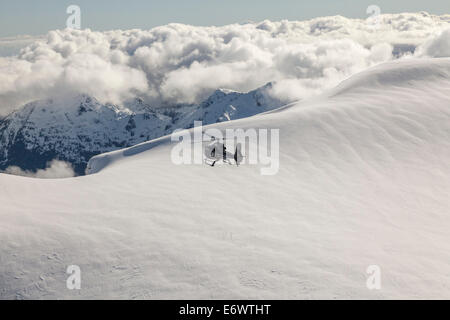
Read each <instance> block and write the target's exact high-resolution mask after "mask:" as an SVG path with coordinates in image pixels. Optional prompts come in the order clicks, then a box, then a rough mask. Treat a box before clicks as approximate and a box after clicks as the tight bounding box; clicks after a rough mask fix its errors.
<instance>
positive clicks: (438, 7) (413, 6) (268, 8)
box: [0, 0, 450, 37]
mask: <svg viewBox="0 0 450 320" xmlns="http://www.w3.org/2000/svg"><path fill="white" fill-rule="evenodd" d="M70 4H76V5H79V6H80V7H81V10H82V11H81V13H82V27H83V28H90V29H92V30H110V29H131V28H142V29H149V28H152V27H154V26H158V25H163V24H167V23H170V22H180V23H188V24H193V25H223V24H228V23H234V22H245V21H249V20H253V21H261V20H264V19H270V20H281V19H289V20H303V19H308V18H313V17H318V16H328V15H337V14H339V15H343V16H346V17H352V18H364V17H366V8H367V6H368V5H371V4H375V5H378V6H379V7H380V8H381V11H382V13H398V12H416V11H427V12H429V13H434V14H444V13H450V1H449V0H427V1H424V0H339V1H336V0H308V1H303V0H128V1H123V0H122V1H120V0H70V1H66V0H39V1H36V0H0V37H7V36H8V37H9V36H16V35H24V34H28V35H39V34H44V33H46V32H47V31H49V30H53V29H63V28H65V22H66V19H67V14H66V8H67V6H69V5H70Z"/></svg>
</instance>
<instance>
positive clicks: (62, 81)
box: [0, 13, 450, 114]
mask: <svg viewBox="0 0 450 320" xmlns="http://www.w3.org/2000/svg"><path fill="white" fill-rule="evenodd" d="M448 27H450V16H449V15H444V16H433V15H429V14H426V13H415V14H393V15H383V16H381V19H380V25H378V27H377V28H374V27H373V25H372V24H371V23H369V22H368V21H366V20H360V19H347V18H344V17H340V16H336V17H324V18H316V19H312V20H308V21H280V22H272V21H263V22H260V23H248V24H243V25H239V24H233V25H227V26H223V27H195V26H189V25H182V24H170V25H166V26H161V27H157V28H154V29H151V30H147V31H144V30H128V31H121V30H116V31H109V32H93V31H90V30H81V31H80V30H57V31H51V32H49V33H48V34H47V36H46V38H45V40H43V41H37V42H35V43H33V44H31V45H29V46H27V47H26V48H25V49H23V50H21V52H20V54H19V55H17V56H15V57H0V114H4V113H6V112H8V111H10V110H11V108H16V107H18V106H20V105H22V104H24V103H26V102H29V101H31V100H36V99H42V98H49V97H55V96H58V95H60V96H61V95H63V96H64V95H66V94H68V93H87V94H91V95H94V96H95V97H96V98H98V99H99V100H101V101H102V102H106V101H108V102H114V103H120V102H123V101H124V100H126V99H128V98H130V97H133V96H135V95H139V96H141V97H143V98H144V99H146V100H147V101H148V102H150V103H153V104H154V105H158V104H161V103H163V102H164V103H174V102H176V103H193V102H198V101H200V100H201V99H204V98H205V97H206V96H207V95H209V94H210V93H211V92H212V91H213V90H215V89H217V88H219V87H222V88H228V89H234V90H238V91H248V90H251V89H254V88H256V87H259V86H261V85H264V84H265V83H267V82H274V81H275V82H276V84H275V85H274V87H273V90H272V94H275V95H277V96H278V97H280V98H284V99H286V100H291V99H301V98H305V97H308V96H310V95H312V94H316V93H319V92H322V91H323V90H324V89H327V88H330V87H332V86H335V85H336V84H337V83H339V81H341V80H343V79H345V78H347V77H348V76H350V75H351V74H353V73H355V72H358V71H361V70H363V69H365V68H367V67H370V66H372V65H374V64H377V63H381V62H383V61H388V60H391V59H394V58H397V57H399V56H402V55H404V54H409V55H411V54H412V53H408V52H404V50H405V49H408V50H414V49H415V48H416V47H418V46H421V45H422V46H423V47H422V46H421V47H420V48H421V49H420V50H421V52H422V55H424V56H425V55H429V56H443V55H444V56H446V55H449V50H448V36H447V35H448V33H441V35H440V37H441V38H439V39H437V40H427V39H428V38H429V37H432V36H435V35H436V34H439V32H442V31H443V30H444V29H446V28H448ZM427 41H428V42H427ZM425 43H427V44H425ZM393 53H394V54H393Z"/></svg>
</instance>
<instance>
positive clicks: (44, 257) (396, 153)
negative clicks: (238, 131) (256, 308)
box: [0, 58, 450, 299]
mask: <svg viewBox="0 0 450 320" xmlns="http://www.w3.org/2000/svg"><path fill="white" fill-rule="evenodd" d="M449 92H450V59H448V58H445V59H423V60H413V59H410V60H404V61H396V62H393V63H389V64H384V65H380V66H379V67H376V68H373V69H370V70H368V71H366V72H363V73H361V74H359V75H356V76H354V77H352V78H350V79H348V80H347V81H345V82H344V83H342V84H341V85H340V86H339V87H338V88H336V89H335V90H333V91H332V92H331V93H328V94H327V95H323V96H321V97H318V98H316V99H313V100H309V101H304V102H301V103H298V104H295V105H291V106H287V107H285V108H281V109H278V110H276V111H272V112H268V113H265V114H261V115H257V116H254V117H251V118H246V119H240V120H236V121H231V122H225V123H219V124H215V125H213V127H216V128H222V129H225V128H279V129H280V169H279V172H278V174H277V175H274V176H262V175H260V170H259V169H260V166H258V165H254V166H251V165H243V166H240V167H236V166H228V165H226V166H215V167H209V166H205V165H181V166H176V165H174V164H172V162H171V161H170V151H171V149H172V147H173V144H172V143H171V142H170V139H169V138H168V137H163V138H160V139H158V140H156V141H152V142H147V143H143V144H140V145H137V146H134V147H131V148H129V149H125V150H120V151H115V152H112V153H108V154H105V155H99V156H97V157H95V158H94V159H92V160H91V162H90V166H91V171H92V172H93V173H94V172H96V173H95V174H92V175H88V176H84V177H78V178H71V179H63V180H37V179H30V178H23V177H16V176H8V175H0V202H1V203H2V207H1V211H0V212H1V213H0V297H2V298H5V299H10V298H11V299H12V298H186V297H189V298H292V299H297V298H327V299H328V298H329V299H332V298H339V299H341V298H352V299H357V298H447V299H448V298H450V234H449V232H448V230H450V168H449V166H448V161H449V159H450V127H449V123H450V93H449ZM68 265H78V266H80V268H81V272H82V285H81V286H82V288H81V290H75V291H71V290H68V289H66V279H67V277H68V275H67V274H66V273H65V271H66V268H67V266H68ZM370 265H378V266H379V267H380V268H381V290H372V291H371V290H369V289H368V288H367V287H366V279H367V277H368V275H367V274H366V269H367V267H368V266H370Z"/></svg>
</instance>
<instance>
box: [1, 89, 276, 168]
mask: <svg viewBox="0 0 450 320" xmlns="http://www.w3.org/2000/svg"><path fill="white" fill-rule="evenodd" d="M270 87H271V83H268V84H267V85H265V86H263V87H261V88H258V89H256V90H253V91H250V92H247V93H241V92H235V91H231V90H225V89H219V90H216V91H215V92H214V93H213V94H212V95H211V96H209V98H207V99H206V100H205V101H203V102H202V103H200V104H194V105H175V106H170V107H159V108H156V107H152V106H150V105H149V104H147V103H145V102H144V101H143V100H142V99H140V98H135V99H133V100H132V101H128V102H125V103H123V105H115V104H110V103H101V102H99V101H98V100H97V99H96V98H95V97H92V96H89V95H86V94H79V95H76V96H72V97H65V98H63V99H62V98H58V99H46V100H40V101H35V102H31V103H28V104H26V105H25V106H23V107H22V108H20V109H18V110H16V111H14V112H13V113H11V114H9V115H8V116H7V117H5V118H4V119H2V120H0V170H5V169H6V168H8V167H9V166H18V167H20V168H21V169H22V170H28V171H36V170H38V169H44V168H46V166H47V164H48V163H49V162H50V161H52V160H54V159H58V160H62V161H66V162H69V163H70V164H71V165H72V166H73V168H74V171H75V173H76V174H77V175H83V174H85V169H86V165H87V162H88V161H89V159H90V158H91V157H93V156H95V155H97V154H101V153H105V152H109V151H114V150H118V149H121V148H126V147H130V146H133V145H135V144H138V143H142V142H145V141H148V140H152V139H155V138H158V137H161V136H164V135H167V134H170V133H171V132H173V131H174V130H176V129H178V128H190V127H192V126H193V123H194V121H195V120H199V121H203V125H207V124H212V123H217V122H224V121H229V120H234V119H240V118H245V117H249V116H252V115H254V114H258V113H261V112H265V111H269V110H272V109H274V108H277V107H280V106H281V105H282V103H281V102H280V101H277V100H274V99H272V98H270V97H269V95H268V94H267V90H268V89H269V88H270Z"/></svg>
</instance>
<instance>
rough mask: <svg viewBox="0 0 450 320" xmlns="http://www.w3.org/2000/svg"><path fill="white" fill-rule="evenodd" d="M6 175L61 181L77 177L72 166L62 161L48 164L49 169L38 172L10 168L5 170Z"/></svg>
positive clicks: (14, 167)
mask: <svg viewBox="0 0 450 320" xmlns="http://www.w3.org/2000/svg"><path fill="white" fill-rule="evenodd" d="M5 173H7V174H13V175H16V176H24V177H32V178H39V179H61V178H70V177H74V176H75V172H74V170H73V168H72V165H71V164H70V163H68V162H65V161H60V160H53V161H51V162H49V163H48V164H47V168H45V169H40V170H37V171H36V172H32V171H27V170H22V169H21V168H19V167H17V166H9V167H8V168H6V169H5Z"/></svg>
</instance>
